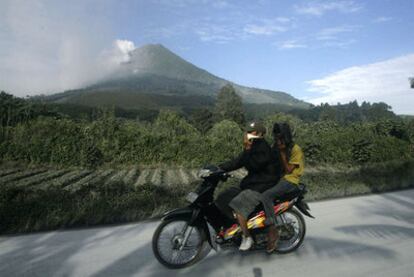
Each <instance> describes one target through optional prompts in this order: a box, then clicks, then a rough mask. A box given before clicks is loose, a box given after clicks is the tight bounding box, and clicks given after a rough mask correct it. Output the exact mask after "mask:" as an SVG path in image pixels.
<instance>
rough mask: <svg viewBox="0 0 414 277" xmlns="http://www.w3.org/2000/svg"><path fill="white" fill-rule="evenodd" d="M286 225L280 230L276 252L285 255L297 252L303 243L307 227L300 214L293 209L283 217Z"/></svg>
mask: <svg viewBox="0 0 414 277" xmlns="http://www.w3.org/2000/svg"><path fill="white" fill-rule="evenodd" d="M281 216H282V217H283V221H284V224H283V225H282V226H280V227H278V229H279V241H278V244H277V248H276V252H278V253H281V254H285V253H289V252H292V251H294V250H296V249H297V248H298V247H299V246H300V245H301V244H302V242H303V239H304V238H305V233H306V225H305V220H304V219H303V216H302V215H301V214H300V212H299V211H298V210H297V209H295V208H291V209H290V210H288V211H286V212H284V213H283V214H282V215H281Z"/></svg>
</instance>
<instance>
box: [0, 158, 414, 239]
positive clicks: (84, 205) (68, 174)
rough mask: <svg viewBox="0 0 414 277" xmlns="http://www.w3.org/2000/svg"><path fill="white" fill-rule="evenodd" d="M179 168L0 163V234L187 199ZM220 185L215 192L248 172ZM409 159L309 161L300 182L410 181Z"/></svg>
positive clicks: (326, 191) (192, 173)
mask: <svg viewBox="0 0 414 277" xmlns="http://www.w3.org/2000/svg"><path fill="white" fill-rule="evenodd" d="M197 171H198V169H194V168H193V169H188V168H184V167H168V166H160V167H158V168H155V167H141V166H130V167H123V168H118V169H115V168H99V169H95V170H92V169H83V168H67V169H65V168H64V169H62V168H47V167H37V168H30V167H23V166H21V167H19V166H10V167H6V166H3V167H0V222H1V223H2V224H1V225H0V233H20V232H32V231H41V230H51V229H60V228H69V227H84V226H93V225H99V224H114V223H121V222H131V221H137V220H142V219H147V218H152V217H157V216H160V215H162V214H163V213H164V212H165V211H167V210H169V209H173V208H177V207H180V206H183V205H185V204H186V202H185V200H184V198H185V197H184V196H185V195H186V194H187V193H188V192H189V191H191V190H194V189H195V188H196V186H197V184H198V183H199V182H200V181H201V179H198V177H197ZM232 175H233V176H234V178H230V179H229V180H228V181H227V182H226V183H224V184H220V185H219V187H218V189H217V191H216V193H219V192H220V191H222V190H224V189H225V188H227V187H229V186H231V185H237V184H238V183H239V181H240V179H241V178H243V177H244V176H245V175H246V172H245V171H244V170H238V171H234V172H232ZM413 180H414V161H412V160H409V161H398V162H390V163H383V164H373V165H370V166H365V167H361V166H359V167H343V166H342V167H341V166H339V165H337V166H332V165H325V166H319V167H307V168H306V171H305V175H304V177H303V179H302V181H303V182H304V183H305V184H307V188H308V191H309V192H308V194H307V195H306V199H307V200H308V201H312V200H319V199H329V198H337V197H344V196H353V195H362V194H369V193H376V192H384V191H392V190H398V189H406V188H412V187H414V182H413Z"/></svg>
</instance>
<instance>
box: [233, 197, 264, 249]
mask: <svg viewBox="0 0 414 277" xmlns="http://www.w3.org/2000/svg"><path fill="white" fill-rule="evenodd" d="M261 198H262V196H261V194H260V193H258V192H256V191H252V190H249V189H247V190H244V191H242V192H241V193H240V194H238V195H237V196H236V197H235V198H234V199H233V200H232V201H231V202H230V204H229V206H230V207H231V208H232V209H233V210H234V212H235V214H236V218H237V220H238V222H239V224H240V229H241V230H242V232H243V236H242V243H241V245H240V248H239V249H240V250H248V249H250V248H251V247H252V246H253V239H252V237H251V236H250V233H249V230H248V228H247V219H248V216H249V215H250V214H251V213H252V212H253V211H254V209H255V207H256V206H257V205H258V204H259V203H260V201H261Z"/></svg>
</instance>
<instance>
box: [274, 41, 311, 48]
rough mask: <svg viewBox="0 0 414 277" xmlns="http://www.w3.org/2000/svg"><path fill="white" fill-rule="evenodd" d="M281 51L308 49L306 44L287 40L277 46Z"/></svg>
mask: <svg viewBox="0 0 414 277" xmlns="http://www.w3.org/2000/svg"><path fill="white" fill-rule="evenodd" d="M275 45H276V46H277V47H278V48H279V49H296V48H307V45H306V44H303V43H299V42H298V41H296V40H286V41H283V42H281V43H276V44H275Z"/></svg>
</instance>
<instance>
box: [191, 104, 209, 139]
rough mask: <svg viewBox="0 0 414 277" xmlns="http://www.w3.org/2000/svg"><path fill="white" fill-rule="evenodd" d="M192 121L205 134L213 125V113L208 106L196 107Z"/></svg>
mask: <svg viewBox="0 0 414 277" xmlns="http://www.w3.org/2000/svg"><path fill="white" fill-rule="evenodd" d="M191 123H192V124H193V126H194V127H196V128H197V130H199V131H200V132H201V133H202V134H205V133H206V132H207V131H208V130H210V129H211V128H212V127H213V124H214V117H213V113H212V112H211V111H210V110H209V109H207V108H200V109H196V110H194V111H193V112H192V114H191Z"/></svg>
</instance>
